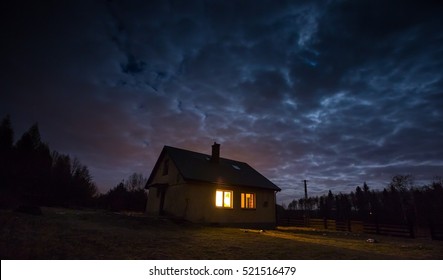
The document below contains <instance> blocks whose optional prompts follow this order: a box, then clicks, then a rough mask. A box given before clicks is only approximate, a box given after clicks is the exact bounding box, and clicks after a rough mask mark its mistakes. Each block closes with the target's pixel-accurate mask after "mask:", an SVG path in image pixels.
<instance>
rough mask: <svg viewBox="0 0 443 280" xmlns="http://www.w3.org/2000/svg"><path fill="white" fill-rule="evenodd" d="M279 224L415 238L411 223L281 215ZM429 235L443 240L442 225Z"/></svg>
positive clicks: (435, 227)
mask: <svg viewBox="0 0 443 280" xmlns="http://www.w3.org/2000/svg"><path fill="white" fill-rule="evenodd" d="M278 225H279V226H295V227H311V228H316V229H320V230H322V229H327V230H336V231H349V232H364V233H371V234H380V235H389V236H398V237H409V238H415V229H414V227H413V226H411V225H404V224H398V225H393V224H392V225H391V224H377V223H369V222H362V221H352V220H347V221H336V220H330V219H306V218H300V217H283V218H280V219H279V220H278ZM431 231H432V233H431V236H432V238H433V239H436V240H443V225H441V226H440V225H439V226H434V228H433V229H432V230H431Z"/></svg>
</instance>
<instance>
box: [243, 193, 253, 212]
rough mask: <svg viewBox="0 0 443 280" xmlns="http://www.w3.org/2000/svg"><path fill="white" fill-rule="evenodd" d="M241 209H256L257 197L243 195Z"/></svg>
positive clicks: (247, 194) (248, 194) (249, 194)
mask: <svg viewBox="0 0 443 280" xmlns="http://www.w3.org/2000/svg"><path fill="white" fill-rule="evenodd" d="M241 208H246V209H254V208H255V195H254V194H253V193H242V194H241Z"/></svg>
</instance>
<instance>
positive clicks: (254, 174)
mask: <svg viewBox="0 0 443 280" xmlns="http://www.w3.org/2000/svg"><path fill="white" fill-rule="evenodd" d="M165 154H167V155H168V156H169V158H170V159H171V160H172V161H173V162H174V164H175V166H176V167H177V169H178V171H179V173H180V175H181V176H182V177H183V178H184V179H185V180H187V181H188V180H192V181H201V182H209V183H216V184H220V185H230V186H247V187H256V188H263V189H270V190H274V191H280V190H281V189H280V188H279V187H277V186H276V185H275V184H274V183H272V182H271V181H269V180H268V179H267V178H266V177H265V176H263V175H261V174H260V173H259V172H258V171H256V170H255V169H254V168H252V167H251V166H249V165H248V164H247V163H245V162H240V161H236V160H231V159H226V158H220V160H219V162H217V163H215V162H212V161H211V156H210V155H206V154H202V153H197V152H192V151H188V150H183V149H179V148H174V147H170V146H164V147H163V150H162V152H161V154H160V156H159V159H158V160H157V162H156V164H155V166H154V169H153V171H152V173H151V175H150V176H149V179H148V181H147V183H146V188H149V186H150V185H151V184H152V181H153V179H154V176H155V174H156V172H157V170H158V168H160V166H159V165H160V161H161V159H162V158H163V157H164V155H165Z"/></svg>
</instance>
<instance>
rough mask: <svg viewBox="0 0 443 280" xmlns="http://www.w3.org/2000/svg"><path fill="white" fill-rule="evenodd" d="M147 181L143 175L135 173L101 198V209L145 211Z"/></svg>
mask: <svg viewBox="0 0 443 280" xmlns="http://www.w3.org/2000/svg"><path fill="white" fill-rule="evenodd" d="M146 180H147V179H146V178H144V177H143V175H142V174H138V173H133V174H132V175H131V176H129V177H128V179H127V180H123V181H122V182H120V183H119V184H118V185H117V186H115V187H114V188H112V189H110V190H109V191H108V192H107V193H106V194H104V195H101V196H100V198H99V204H100V207H102V208H105V209H109V210H111V211H124V210H128V211H144V210H145V207H146V201H147V194H146V191H145V189H144V185H145V183H146Z"/></svg>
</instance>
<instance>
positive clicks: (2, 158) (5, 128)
mask: <svg viewBox="0 0 443 280" xmlns="http://www.w3.org/2000/svg"><path fill="white" fill-rule="evenodd" d="M13 144H14V131H13V129H12V125H11V119H10V117H9V115H7V116H6V117H5V118H4V119H3V120H2V122H1V124H0V189H10V188H11V183H12V173H13V170H12V161H13Z"/></svg>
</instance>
